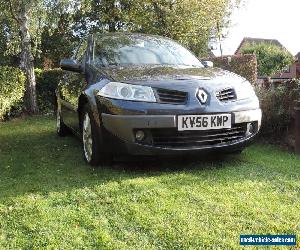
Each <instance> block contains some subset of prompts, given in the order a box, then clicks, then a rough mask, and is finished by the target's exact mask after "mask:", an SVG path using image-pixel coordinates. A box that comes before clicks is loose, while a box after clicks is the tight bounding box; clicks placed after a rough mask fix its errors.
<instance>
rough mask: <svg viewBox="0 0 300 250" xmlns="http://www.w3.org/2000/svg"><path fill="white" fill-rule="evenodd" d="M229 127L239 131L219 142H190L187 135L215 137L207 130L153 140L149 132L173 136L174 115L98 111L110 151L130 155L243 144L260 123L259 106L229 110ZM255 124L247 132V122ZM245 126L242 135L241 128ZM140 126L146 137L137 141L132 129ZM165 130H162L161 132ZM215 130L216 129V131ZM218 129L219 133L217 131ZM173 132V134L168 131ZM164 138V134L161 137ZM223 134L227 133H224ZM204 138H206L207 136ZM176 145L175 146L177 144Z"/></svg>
mask: <svg viewBox="0 0 300 250" xmlns="http://www.w3.org/2000/svg"><path fill="white" fill-rule="evenodd" d="M231 114H232V125H233V130H232V131H228V132H230V133H231V134H233V133H239V135H240V136H239V137H237V139H234V138H233V137H232V138H233V139H230V140H227V141H226V140H224V142H222V143H215V144H214V143H211V141H212V140H210V143H206V144H205V143H196V144H195V143H192V142H193V141H191V140H190V139H191V138H193V137H195V136H197V138H198V140H199V138H200V139H201V138H202V139H203V138H204V137H206V138H207V136H210V137H216V135H214V134H213V133H214V132H212V131H211V132H208V133H210V134H211V135H206V134H205V133H206V132H202V135H200V134H188V133H187V134H178V136H181V137H178V140H177V141H176V143H177V144H175V145H173V144H170V143H169V144H166V145H164V144H159V143H155V140H154V139H153V135H152V133H157V132H158V131H160V132H161V134H162V133H163V134H166V136H167V135H169V136H172V138H173V139H174V137H175V136H177V134H176V133H177V116H176V115H111V114H105V113H102V115H101V117H102V124H103V129H104V130H105V133H106V135H107V136H108V137H109V138H106V139H107V140H108V141H110V146H111V151H114V152H115V151H118V152H123V153H129V154H133V155H164V154H178V153H197V152H199V151H203V152H205V151H208V150H223V151H235V150H238V149H240V148H243V147H245V146H246V145H247V144H248V143H249V142H250V141H251V140H252V139H253V137H254V136H255V135H256V134H257V133H258V131H259V129H260V126H261V116H262V112H261V110H260V109H255V110H247V111H238V112H232V113H231ZM250 123H252V124H255V131H254V132H253V133H251V134H247V124H250ZM242 128H244V129H245V135H244V136H241V135H243V130H242ZM137 130H142V131H144V132H145V135H146V138H147V139H146V140H145V141H142V142H138V141H137V140H136V138H135V132H136V131H137ZM164 131H165V132H164ZM217 132H218V131H217ZM221 132H222V133H221ZM225 132H226V131H219V132H218V133H219V135H223V134H224V133H225ZM170 133H173V134H170ZM187 136H190V137H191V138H189V142H190V143H186V144H184V143H181V141H180V138H185V139H186V138H187ZM165 138H166V139H168V137H165ZM226 138H227V137H226ZM207 141H208V140H207ZM177 145H178V146H177Z"/></svg>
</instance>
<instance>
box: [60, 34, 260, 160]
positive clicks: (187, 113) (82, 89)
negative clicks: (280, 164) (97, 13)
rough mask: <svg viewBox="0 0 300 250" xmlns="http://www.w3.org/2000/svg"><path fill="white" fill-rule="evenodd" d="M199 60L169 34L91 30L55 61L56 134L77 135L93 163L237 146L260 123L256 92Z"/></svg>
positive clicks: (244, 142) (243, 81) (241, 80)
mask: <svg viewBox="0 0 300 250" xmlns="http://www.w3.org/2000/svg"><path fill="white" fill-rule="evenodd" d="M204 64H205V65H206V67H205V66H204ZM204 64H203V63H201V62H200V61H199V60H198V59H197V58H196V57H195V56H194V55H193V54H192V53H191V52H190V51H188V50H187V49H185V48H184V47H182V46H181V45H179V44H177V43H176V42H174V41H172V40H170V39H167V38H162V37H159V36H151V35H142V34H124V33H113V34H99V35H93V36H91V37H90V38H89V39H88V40H87V41H83V43H82V44H81V45H80V46H79V48H78V50H77V52H76V55H75V56H74V58H72V59H64V60H62V62H61V67H62V69H64V70H65V75H64V78H63V79H62V81H61V83H60V84H59V87H58V89H57V104H58V105H57V131H58V134H59V135H65V134H66V133H67V132H68V131H70V130H71V131H73V132H74V133H75V134H77V135H78V136H80V138H82V142H83V154H84V158H85V160H86V161H87V162H88V163H89V164H92V165H98V164H101V163H105V162H108V161H110V160H111V159H112V157H113V156H114V155H120V154H132V155H178V154H187V153H193V154H195V153H196V154H197V153H199V152H206V151H215V152H218V151H224V152H236V151H241V150H242V149H243V148H244V147H245V146H246V145H247V144H248V143H249V142H250V141H251V139H252V138H253V137H254V136H255V135H256V134H257V133H258V131H259V129H260V125H261V110H260V107H259V101H258V98H257V97H256V95H255V92H254V90H253V88H252V86H251V84H250V83H249V82H248V81H247V80H246V79H244V78H242V77H240V76H238V75H236V74H234V73H231V72H228V71H224V70H221V69H219V68H213V67H207V65H208V64H207V63H204Z"/></svg>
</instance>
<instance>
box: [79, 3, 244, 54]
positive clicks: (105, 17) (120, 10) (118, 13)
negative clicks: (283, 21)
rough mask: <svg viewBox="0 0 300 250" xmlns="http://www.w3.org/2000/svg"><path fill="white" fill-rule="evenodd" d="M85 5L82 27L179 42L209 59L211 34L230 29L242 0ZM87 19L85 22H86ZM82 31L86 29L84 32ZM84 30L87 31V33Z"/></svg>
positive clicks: (82, 14)
mask: <svg viewBox="0 0 300 250" xmlns="http://www.w3.org/2000/svg"><path fill="white" fill-rule="evenodd" d="M83 2H85V4H84V6H85V8H84V10H85V11H84V12H81V14H80V15H79V16H80V17H81V19H80V23H81V27H85V28H86V27H88V24H93V25H90V27H89V28H90V30H93V31H100V32H111V31H131V32H142V33H150V34H157V35H162V36H166V37H169V38H172V39H175V40H177V41H179V42H181V43H183V44H184V45H186V46H187V47H188V48H190V49H191V50H193V51H194V52H195V53H196V54H197V55H202V56H205V55H206V54H207V52H208V41H209V38H210V36H211V30H212V29H213V28H216V27H217V25H219V27H225V26H227V25H228V16H230V14H231V10H232V3H239V2H240V0H210V1H207V0H94V1H83ZM83 17H85V18H83ZM81 30H82V29H81ZM83 30H84V29H83Z"/></svg>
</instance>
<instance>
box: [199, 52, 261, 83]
mask: <svg viewBox="0 0 300 250" xmlns="http://www.w3.org/2000/svg"><path fill="white" fill-rule="evenodd" d="M201 60H209V61H212V62H213V63H214V66H215V67H219V68H222V69H225V70H228V71H231V72H234V73H236V74H238V75H241V76H243V77H245V78H246V79H247V80H248V81H250V82H251V83H252V84H256V81H257V60H256V56H255V55H252V54H249V55H233V56H223V57H210V58H205V59H204V58H202V59H201Z"/></svg>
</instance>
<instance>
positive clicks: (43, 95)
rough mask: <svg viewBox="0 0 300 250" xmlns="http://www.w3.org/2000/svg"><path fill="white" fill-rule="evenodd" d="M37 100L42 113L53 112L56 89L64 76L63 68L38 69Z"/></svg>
mask: <svg viewBox="0 0 300 250" xmlns="http://www.w3.org/2000/svg"><path fill="white" fill-rule="evenodd" d="M35 74H36V82H37V85H36V86H37V87H36V88H37V101H38V106H39V110H40V112H42V113H49V112H53V110H54V107H55V90H56V88H57V85H58V83H59V81H60V79H61V78H62V75H63V71H62V70H61V69H51V70H41V69H36V70H35Z"/></svg>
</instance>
